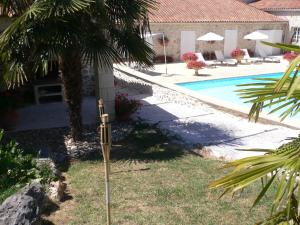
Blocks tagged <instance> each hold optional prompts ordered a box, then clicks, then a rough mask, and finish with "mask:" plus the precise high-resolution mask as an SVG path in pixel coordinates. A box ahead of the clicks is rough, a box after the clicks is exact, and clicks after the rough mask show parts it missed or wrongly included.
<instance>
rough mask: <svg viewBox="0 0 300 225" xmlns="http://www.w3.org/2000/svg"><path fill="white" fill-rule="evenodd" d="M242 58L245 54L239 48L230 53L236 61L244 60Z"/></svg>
mask: <svg viewBox="0 0 300 225" xmlns="http://www.w3.org/2000/svg"><path fill="white" fill-rule="evenodd" d="M244 56H245V52H244V51H243V50H242V49H240V48H236V49H234V50H233V51H232V52H231V57H232V58H234V59H237V60H239V59H242V58H244Z"/></svg>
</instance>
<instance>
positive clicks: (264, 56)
mask: <svg viewBox="0 0 300 225" xmlns="http://www.w3.org/2000/svg"><path fill="white" fill-rule="evenodd" d="M258 54H259V56H260V57H261V58H262V61H263V62H272V63H280V59H278V58H276V57H273V56H268V55H267V53H266V52H265V51H264V50H263V49H261V48H259V49H258Z"/></svg>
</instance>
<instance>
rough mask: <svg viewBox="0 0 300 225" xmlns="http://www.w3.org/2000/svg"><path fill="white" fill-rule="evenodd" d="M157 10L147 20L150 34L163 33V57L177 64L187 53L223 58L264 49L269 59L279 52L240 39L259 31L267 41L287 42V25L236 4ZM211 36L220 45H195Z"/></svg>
mask: <svg viewBox="0 0 300 225" xmlns="http://www.w3.org/2000/svg"><path fill="white" fill-rule="evenodd" d="M158 2H159V6H158V8H157V9H156V10H155V11H154V12H153V13H152V14H151V15H150V16H149V18H150V26H151V32H152V33H153V34H154V33H162V32H163V33H164V34H165V36H166V37H167V38H168V39H169V43H168V45H167V49H166V50H167V55H169V56H172V57H173V58H174V59H175V60H179V59H180V56H181V55H182V54H183V53H185V52H188V51H193V52H202V53H204V52H213V51H214V50H222V51H223V52H224V54H225V56H229V55H230V52H231V51H232V50H233V49H234V48H236V47H239V48H246V49H249V50H252V51H255V50H257V48H258V47H259V48H264V50H265V51H266V52H267V53H268V54H269V55H276V54H279V53H280V50H278V49H275V48H271V47H268V46H264V45H261V44H260V43H256V42H255V41H249V40H245V39H243V37H244V36H245V35H246V34H249V33H251V32H253V31H256V30H261V31H262V32H264V33H266V34H267V35H268V36H269V39H268V40H267V41H270V42H283V41H287V34H288V29H289V25H288V21H287V20H285V19H282V18H280V17H277V16H275V15H272V14H270V13H267V12H264V11H262V10H259V9H257V8H255V7H253V6H251V5H248V4H246V3H243V2H241V1H237V0H201V1H192V0H185V1H180V0H168V1H165V0H159V1H158ZM208 32H214V33H217V34H219V35H222V36H223V37H224V41H221V42H215V43H211V44H209V43H206V42H201V41H197V40H196V39H197V38H198V37H199V36H202V35H204V34H206V33H208ZM150 42H152V43H153V48H154V50H155V52H156V54H157V55H162V54H163V47H162V46H161V45H160V44H159V41H158V40H157V37H155V36H152V40H151V41H150Z"/></svg>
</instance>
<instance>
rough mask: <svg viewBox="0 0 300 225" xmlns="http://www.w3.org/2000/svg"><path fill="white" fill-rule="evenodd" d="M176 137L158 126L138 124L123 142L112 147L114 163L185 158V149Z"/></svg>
mask: <svg viewBox="0 0 300 225" xmlns="http://www.w3.org/2000/svg"><path fill="white" fill-rule="evenodd" d="M174 140H175V141H176V137H169V136H168V135H166V134H164V133H163V132H162V131H161V130H160V129H159V128H158V127H157V126H156V125H149V124H145V123H137V124H136V126H135V129H134V130H133V131H132V132H131V134H130V135H129V136H128V137H127V138H126V139H125V140H123V141H121V142H119V143H116V144H113V145H112V152H111V160H112V161H127V162H136V161H143V162H149V161H167V160H171V159H174V158H178V157H181V156H183V155H184V154H185V153H184V149H183V147H182V146H180V145H178V144H177V143H176V142H175V141H174Z"/></svg>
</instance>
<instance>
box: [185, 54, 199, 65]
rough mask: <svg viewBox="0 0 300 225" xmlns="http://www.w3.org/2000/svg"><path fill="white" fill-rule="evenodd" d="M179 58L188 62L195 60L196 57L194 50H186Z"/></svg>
mask: <svg viewBox="0 0 300 225" xmlns="http://www.w3.org/2000/svg"><path fill="white" fill-rule="evenodd" d="M181 59H182V61H184V62H185V63H188V62H190V61H197V59H198V57H197V55H196V54H195V53H194V52H187V53H184V54H183V55H182V57H181Z"/></svg>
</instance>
